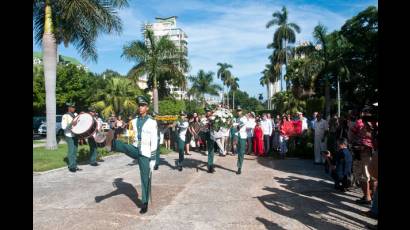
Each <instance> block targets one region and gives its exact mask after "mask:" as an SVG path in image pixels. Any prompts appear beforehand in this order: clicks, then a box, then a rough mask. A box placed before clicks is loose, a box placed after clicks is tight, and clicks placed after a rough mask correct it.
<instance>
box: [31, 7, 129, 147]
mask: <svg viewBox="0 0 410 230" xmlns="http://www.w3.org/2000/svg"><path fill="white" fill-rule="evenodd" d="M127 5H128V2H127V1H126V0H107V1H91V0H78V1H68V0H55V1H51V0H35V1H33V23H34V27H33V29H34V32H35V39H36V42H37V43H38V44H42V47H43V63H44V77H45V92H46V112H47V116H46V117H47V121H46V123H47V141H46V149H57V140H56V133H55V132H56V128H55V127H56V124H55V122H56V119H55V117H56V89H55V85H56V72H57V70H56V69H57V47H58V45H59V44H61V43H64V45H65V46H68V44H70V43H71V44H73V45H74V46H75V47H76V48H77V50H79V51H80V54H81V56H82V57H83V58H84V59H86V60H89V59H91V60H93V61H97V50H96V47H95V46H96V40H97V37H98V35H101V34H102V33H112V32H117V33H120V32H121V29H122V25H121V19H120V18H119V17H118V16H117V12H116V9H118V8H122V7H124V6H127Z"/></svg>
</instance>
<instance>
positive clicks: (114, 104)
mask: <svg viewBox="0 0 410 230" xmlns="http://www.w3.org/2000/svg"><path fill="white" fill-rule="evenodd" d="M96 94H99V95H100V98H101V100H100V101H98V102H96V103H94V106H95V107H96V108H97V110H98V111H100V112H101V113H102V115H103V117H109V116H110V115H111V114H112V113H115V114H117V115H119V114H121V115H123V116H125V117H128V116H129V115H132V113H133V112H134V111H136V109H137V104H136V100H135V98H136V97H137V96H138V95H140V94H142V91H141V90H140V89H139V88H137V87H135V86H134V85H133V83H132V82H131V81H130V80H129V79H127V78H119V77H113V78H110V79H109V80H108V82H107V85H106V87H105V89H101V90H98V91H97V93H96Z"/></svg>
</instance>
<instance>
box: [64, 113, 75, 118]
mask: <svg viewBox="0 0 410 230" xmlns="http://www.w3.org/2000/svg"><path fill="white" fill-rule="evenodd" d="M66 114H68V115H70V116H71V117H72V118H74V117H75V116H74V114H73V113H66Z"/></svg>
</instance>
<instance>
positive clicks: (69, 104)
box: [65, 102, 75, 107]
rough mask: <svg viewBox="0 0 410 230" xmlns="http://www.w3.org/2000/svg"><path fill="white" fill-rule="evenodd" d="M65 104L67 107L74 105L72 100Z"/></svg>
mask: <svg viewBox="0 0 410 230" xmlns="http://www.w3.org/2000/svg"><path fill="white" fill-rule="evenodd" d="M65 105H66V106H67V107H75V103H74V102H66V103H65Z"/></svg>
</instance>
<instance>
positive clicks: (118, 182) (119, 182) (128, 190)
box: [94, 178, 142, 208]
mask: <svg viewBox="0 0 410 230" xmlns="http://www.w3.org/2000/svg"><path fill="white" fill-rule="evenodd" d="M123 180H124V179H123V178H115V179H114V182H112V184H113V186H114V187H115V188H117V189H116V190H114V191H112V192H110V193H108V194H105V195H103V196H96V197H95V198H94V200H95V202H96V203H100V202H101V201H103V200H105V199H108V198H110V197H113V196H117V195H122V194H124V195H126V196H128V198H130V200H132V202H134V204H135V205H136V206H137V207H138V208H141V205H142V201H141V200H140V199H138V192H137V190H136V189H135V188H134V186H133V185H132V184H130V183H127V182H124V181H123Z"/></svg>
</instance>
